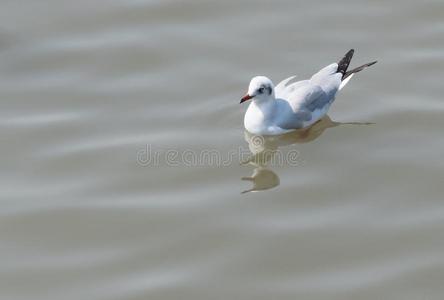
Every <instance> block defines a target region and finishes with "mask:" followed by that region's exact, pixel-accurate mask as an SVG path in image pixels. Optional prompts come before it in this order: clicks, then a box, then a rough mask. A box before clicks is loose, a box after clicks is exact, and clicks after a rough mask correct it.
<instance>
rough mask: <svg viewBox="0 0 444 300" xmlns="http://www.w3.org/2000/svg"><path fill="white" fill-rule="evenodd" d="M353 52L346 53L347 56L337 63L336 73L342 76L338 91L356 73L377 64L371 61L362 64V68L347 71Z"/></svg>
mask: <svg viewBox="0 0 444 300" xmlns="http://www.w3.org/2000/svg"><path fill="white" fill-rule="evenodd" d="M354 52H355V50H353V49H351V50H350V51H348V52H347V54H345V56H344V57H343V58H342V59H341V60H340V61H339V63H338V71H337V72H338V73H341V74H342V82H341V85H340V86H339V90H341V89H342V88H343V87H344V86H345V85H346V84H347V83H348V82H349V81H350V79H351V78H352V77H353V75H354V74H355V73H358V72H360V71H362V70H364V69H365V68H367V67H370V66H371V65H374V64H376V63H377V61H372V62H369V63H366V64H363V65H362V66H359V67H357V68H354V69H352V70H350V71H347V69H348V66H349V65H350V61H351V59H352V57H353V53H354Z"/></svg>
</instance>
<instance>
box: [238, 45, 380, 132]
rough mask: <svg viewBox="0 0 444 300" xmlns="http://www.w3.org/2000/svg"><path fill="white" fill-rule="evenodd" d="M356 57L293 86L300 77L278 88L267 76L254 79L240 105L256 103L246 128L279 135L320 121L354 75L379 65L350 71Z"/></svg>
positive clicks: (328, 67)
mask: <svg viewBox="0 0 444 300" xmlns="http://www.w3.org/2000/svg"><path fill="white" fill-rule="evenodd" d="M353 53H354V50H353V49H351V50H350V51H348V52H347V54H346V55H345V56H344V58H343V59H341V61H339V63H333V64H331V65H328V66H326V67H325V68H323V69H322V70H320V71H319V72H317V73H316V74H314V75H313V76H312V77H311V78H310V79H309V80H302V81H298V82H292V81H293V79H294V78H295V77H296V76H291V77H289V78H287V79H285V80H283V81H281V82H280V83H279V84H278V85H277V86H276V87H275V86H274V85H273V82H272V81H271V80H270V79H268V78H267V77H265V76H256V77H254V78H253V79H251V82H250V85H249V87H248V93H247V94H246V95H245V96H244V97H242V99H241V101H240V103H242V102H244V101H247V100H249V99H253V101H252V102H251V103H250V105H249V106H248V109H247V112H246V113H245V118H244V125H245V128H246V129H247V130H248V131H249V132H251V133H253V134H259V135H278V134H283V133H287V132H289V131H292V130H295V129H301V128H305V127H308V126H310V125H313V124H314V123H316V122H317V121H319V120H320V119H321V118H322V117H323V116H324V115H325V114H326V113H327V111H328V109H329V108H330V106H331V104H332V103H333V101H334V100H335V96H336V93H337V92H338V91H340V90H341V89H342V88H343V87H344V86H345V85H346V84H347V83H348V82H349V80H350V79H351V78H352V77H353V75H354V74H355V73H357V72H359V71H362V70H363V69H364V68H366V67H368V66H371V65H373V64H375V63H376V61H373V62H370V63H367V64H364V65H362V66H360V67H357V68H355V69H353V70H350V71H347V68H348V65H349V64H350V61H351V59H352V56H353Z"/></svg>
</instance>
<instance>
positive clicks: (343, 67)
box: [337, 49, 355, 75]
mask: <svg viewBox="0 0 444 300" xmlns="http://www.w3.org/2000/svg"><path fill="white" fill-rule="evenodd" d="M354 53H355V49H350V50H348V52H347V53H346V54H345V55H344V57H343V58H342V59H341V60H340V61H339V63H338V70H337V72H338V73H342V74H343V75H344V74H345V73H346V72H347V69H348V66H349V65H350V62H351V59H352V57H353V54H354Z"/></svg>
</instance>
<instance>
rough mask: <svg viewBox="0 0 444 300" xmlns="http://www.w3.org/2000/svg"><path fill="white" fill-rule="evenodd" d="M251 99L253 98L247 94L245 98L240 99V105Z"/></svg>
mask: <svg viewBox="0 0 444 300" xmlns="http://www.w3.org/2000/svg"><path fill="white" fill-rule="evenodd" d="M251 98H253V97H252V96H250V95H248V94H246V95H245V96H243V97H242V99H241V101H240V103H242V102H245V101H247V100H250V99H251Z"/></svg>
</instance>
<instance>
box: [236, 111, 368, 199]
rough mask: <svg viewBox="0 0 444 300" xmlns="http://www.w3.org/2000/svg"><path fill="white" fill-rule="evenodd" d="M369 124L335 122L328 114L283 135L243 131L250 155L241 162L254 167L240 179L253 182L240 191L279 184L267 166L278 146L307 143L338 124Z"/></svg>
mask: <svg viewBox="0 0 444 300" xmlns="http://www.w3.org/2000/svg"><path fill="white" fill-rule="evenodd" d="M371 124H373V123H360V122H348V123H341V122H335V121H332V120H331V119H330V117H329V116H325V117H323V118H322V119H321V120H319V121H318V122H317V123H315V124H313V125H312V126H310V127H308V128H304V129H301V130H296V131H292V132H289V133H286V134H283V135H277V136H260V135H254V134H252V133H249V132H248V131H245V132H244V134H245V141H246V142H247V143H248V148H249V150H250V152H251V156H250V157H249V158H248V159H247V160H245V161H243V162H241V164H242V165H251V166H253V167H254V169H253V174H251V176H247V177H242V180H245V181H251V182H252V183H253V187H252V188H250V189H248V190H245V191H243V192H242V193H248V192H257V191H264V190H268V189H272V188H274V187H276V186H278V185H279V183H280V181H279V176H278V175H277V174H276V173H275V172H274V171H272V170H271V169H270V168H269V167H268V165H269V164H270V162H271V161H272V160H273V159H274V158H275V155H276V152H277V150H278V149H279V147H282V146H289V145H293V144H303V143H309V142H311V141H314V140H315V139H317V138H318V137H320V136H321V135H322V133H323V132H324V131H325V130H326V129H327V128H332V127H337V126H340V125H371Z"/></svg>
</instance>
